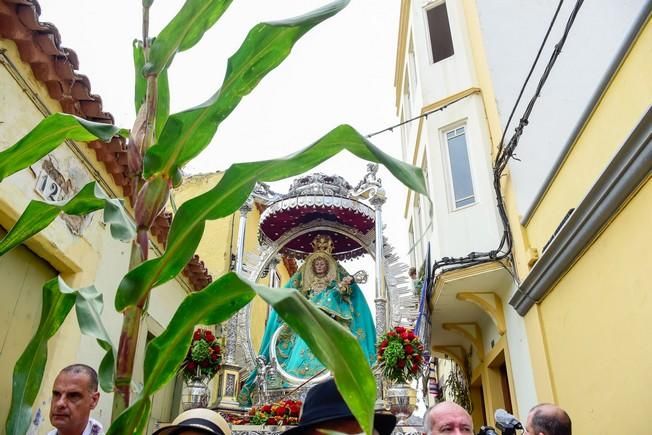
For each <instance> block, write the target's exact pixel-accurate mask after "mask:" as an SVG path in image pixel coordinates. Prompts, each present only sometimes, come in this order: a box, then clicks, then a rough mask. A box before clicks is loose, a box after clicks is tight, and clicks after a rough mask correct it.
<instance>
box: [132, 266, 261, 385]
mask: <svg viewBox="0 0 652 435" xmlns="http://www.w3.org/2000/svg"><path fill="white" fill-rule="evenodd" d="M253 297H254V292H253V291H252V290H251V286H250V284H249V283H248V282H246V281H243V280H241V279H240V278H239V277H238V276H237V275H236V274H235V273H228V274H226V275H223V276H221V277H220V278H219V279H218V280H217V281H214V282H212V283H211V284H209V285H208V286H207V287H206V288H204V289H203V290H202V291H200V292H196V293H192V294H190V295H188V296H187V297H186V298H185V299H184V300H183V302H182V303H181V305H180V306H179V308H178V309H177V311H176V312H175V313H174V316H173V317H172V320H170V323H169V324H168V326H167V328H166V329H165V331H163V333H162V334H161V335H159V336H158V337H156V338H155V339H153V340H152V341H151V342H150V343H149V344H148V345H147V351H146V353H145V384H144V386H143V394H153V393H154V392H155V391H156V390H158V389H159V388H161V387H162V386H163V385H165V384H166V383H167V382H168V381H170V379H172V378H173V377H174V375H175V374H176V372H177V370H178V369H179V366H180V365H181V363H182V362H183V359H184V358H185V356H186V353H188V348H189V347H190V342H191V340H192V333H193V330H194V329H195V326H196V325H199V324H202V325H215V324H218V323H222V322H224V321H225V320H227V319H229V318H230V317H231V316H232V315H233V314H235V313H236V312H237V311H238V310H239V309H240V308H242V307H244V306H245V305H247V304H248V303H249V301H251V300H252V299H253Z"/></svg>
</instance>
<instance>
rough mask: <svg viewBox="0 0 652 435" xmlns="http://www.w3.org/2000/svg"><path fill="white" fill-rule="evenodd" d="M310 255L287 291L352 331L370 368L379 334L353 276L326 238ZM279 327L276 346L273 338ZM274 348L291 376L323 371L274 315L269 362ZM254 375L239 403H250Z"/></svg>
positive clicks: (266, 339)
mask: <svg viewBox="0 0 652 435" xmlns="http://www.w3.org/2000/svg"><path fill="white" fill-rule="evenodd" d="M312 248H313V251H314V252H313V253H312V254H310V255H309V256H308V257H307V258H306V260H305V261H304V263H303V265H302V266H301V267H300V268H299V270H298V271H297V272H296V273H295V274H294V275H293V276H292V277H291V278H290V280H289V282H288V283H287V284H286V287H292V288H295V289H297V290H299V291H300V292H301V294H303V295H304V296H305V297H306V298H307V299H308V300H310V301H311V302H312V303H313V304H315V306H317V307H318V308H319V309H321V310H322V311H323V312H325V313H326V314H328V315H329V316H331V317H332V318H333V319H335V320H336V321H337V322H338V323H340V324H341V325H342V326H344V327H345V328H347V329H349V330H350V331H351V333H352V334H353V335H354V336H355V337H356V338H357V339H358V342H359V343H360V346H361V347H362V351H363V352H364V354H365V355H366V356H367V359H368V361H369V364H372V363H373V362H374V360H375V352H376V350H375V341H376V333H375V327H374V323H373V319H372V317H371V311H370V310H369V306H368V305H367V302H366V300H365V298H364V295H363V294H362V291H361V290H360V288H359V287H358V285H357V284H356V282H355V280H354V279H353V277H352V276H350V275H349V274H348V272H347V271H346V270H345V269H344V268H343V267H342V266H341V265H339V264H338V263H337V262H336V260H335V258H333V256H332V255H331V252H332V250H333V241H332V240H331V238H330V237H329V236H327V235H318V236H316V237H315V239H314V240H313V242H312ZM279 327H282V328H283V329H282V330H281V331H280V332H279V334H278V336H277V339H276V343H272V342H271V341H272V337H273V336H274V333H275V332H276V331H277V329H278V328H279ZM272 345H274V346H275V347H274V350H275V354H276V358H277V364H278V365H279V366H280V367H281V368H282V369H283V370H284V371H285V372H286V373H288V374H290V375H292V376H294V377H296V378H300V379H304V380H308V379H310V378H311V377H313V376H315V375H318V374H319V373H320V372H321V371H323V370H324V366H323V365H322V363H321V362H320V361H319V360H318V359H317V358H316V357H315V356H314V355H313V353H312V352H311V351H310V348H308V345H306V343H305V342H304V341H303V340H302V339H301V338H300V337H299V336H297V335H296V334H295V333H294V332H293V331H292V330H291V329H290V328H288V327H287V325H285V324H284V323H283V321H282V320H281V319H280V318H279V317H278V315H277V314H276V312H274V311H272V312H271V314H270V316H269V319H268V321H267V325H266V327H265V334H264V336H263V341H262V344H261V347H260V351H259V354H260V355H261V356H262V357H264V358H266V360H268V361H269V358H270V347H271V346H272ZM256 374H257V373H256V371H254V372H252V373H251V374H250V376H249V378H248V379H247V381H246V383H245V385H244V386H243V388H242V390H241V392H240V397H239V399H240V402H241V403H242V404H245V405H248V404H250V403H251V393H252V388H253V387H254V384H255V380H256Z"/></svg>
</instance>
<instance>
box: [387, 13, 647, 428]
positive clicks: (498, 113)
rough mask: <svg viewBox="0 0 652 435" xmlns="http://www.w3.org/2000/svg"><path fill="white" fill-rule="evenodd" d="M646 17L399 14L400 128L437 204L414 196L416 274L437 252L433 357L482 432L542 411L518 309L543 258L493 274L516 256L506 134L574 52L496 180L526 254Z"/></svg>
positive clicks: (410, 205) (410, 211)
mask: <svg viewBox="0 0 652 435" xmlns="http://www.w3.org/2000/svg"><path fill="white" fill-rule="evenodd" d="M649 13H650V4H649V2H646V1H644V0H627V1H623V2H609V1H606V0H604V1H597V2H585V4H582V2H581V1H579V2H566V3H564V2H558V1H554V0H547V1H543V2H522V1H518V0H506V1H489V0H403V1H402V2H401V16H400V26H399V35H398V47H397V61H396V71H395V88H396V107H397V112H398V114H399V116H400V119H401V121H408V120H411V119H413V121H411V122H406V123H405V124H403V125H402V127H401V128H402V136H401V139H402V156H403V159H404V160H405V161H407V162H410V163H412V164H414V165H418V166H420V167H422V168H423V169H424V172H425V174H426V177H427V182H428V189H429V193H430V198H431V200H432V205H431V204H430V203H429V202H428V201H427V199H426V198H419V197H415V196H414V194H413V193H408V196H407V200H406V205H405V217H406V219H407V220H408V223H409V240H410V245H411V246H414V249H413V250H412V251H411V253H410V261H411V263H412V266H415V267H416V268H417V269H419V268H420V267H422V265H423V263H424V259H425V258H426V255H427V252H426V250H427V249H428V247H429V248H430V255H431V257H432V259H433V264H435V270H436V271H435V278H434V284H433V288H432V291H431V294H430V307H431V313H430V314H431V336H430V339H431V348H432V351H433V354H434V355H435V356H439V357H444V358H447V359H453V360H455V361H456V362H457V363H458V364H460V365H461V366H463V367H464V368H465V370H466V371H467V375H468V378H469V381H470V387H471V388H470V394H471V398H472V400H473V403H474V410H473V412H472V414H473V417H474V422H475V423H476V426H477V425H478V424H480V423H488V424H493V423H494V420H493V412H494V411H495V410H496V409H498V408H504V409H507V410H508V411H510V412H512V413H514V414H515V415H517V416H518V415H520V416H521V418H525V416H526V415H527V412H528V410H529V409H530V408H531V407H532V406H533V405H535V404H536V403H537V402H538V401H540V400H539V399H540V398H541V397H545V395H542V394H540V392H539V394H538V392H537V386H536V385H535V376H534V374H533V373H534V370H533V366H535V367H536V365H537V363H538V361H537V356H536V355H535V354H534V353H533V352H532V351H531V347H530V346H529V345H528V338H527V337H528V334H527V333H526V325H525V319H524V317H522V316H521V315H520V314H519V313H517V312H516V310H515V309H514V308H513V307H512V306H511V305H509V302H510V300H512V299H513V298H514V295H515V294H516V293H517V291H518V290H519V287H520V285H521V283H520V282H519V278H518V277H519V276H520V277H523V276H525V275H527V273H528V272H529V270H530V269H531V268H532V267H533V265H534V264H535V263H536V261H537V259H538V258H539V254H540V252H538V251H537V250H536V249H532V252H528V250H527V249H526V254H525V255H520V256H518V258H511V257H506V258H504V259H502V260H501V261H496V260H495V257H496V256H497V257H498V258H500V257H501V251H504V249H505V248H506V246H505V245H503V244H501V240H502V236H503V232H504V230H505V227H504V225H503V223H502V220H501V217H500V214H499V211H498V207H497V200H496V191H495V188H494V181H495V180H494V169H493V167H494V160H495V157H496V153H497V149H498V147H499V143H500V142H501V136H502V135H503V131H505V130H506V133H507V134H506V138H507V139H509V138H510V137H511V135H512V132H513V131H514V128H515V127H516V126H517V125H518V122H519V118H520V117H521V116H522V114H523V113H524V111H525V109H526V107H527V104H528V103H529V101H530V99H531V98H532V96H533V95H534V94H535V93H536V87H537V85H538V83H539V82H540V79H541V77H542V75H543V74H544V69H545V67H546V64H547V63H548V60H549V58H550V57H551V54H552V53H553V50H554V49H555V46H556V44H558V45H559V46H560V48H561V47H562V45H563V48H562V49H561V52H560V54H559V57H558V58H557V61H556V63H555V64H554V67H553V68H552V69H551V70H550V74H549V76H548V78H547V82H546V83H545V86H544V87H543V89H542V91H541V92H540V97H539V98H538V99H537V101H536V106H535V108H534V110H533V111H532V113H531V115H530V117H529V119H528V120H527V122H525V123H524V125H523V128H524V130H523V131H524V133H523V135H522V137H521V139H520V143H519V146H518V149H517V150H516V152H515V155H514V157H516V158H517V159H518V160H511V162H510V165H509V166H508V168H507V169H506V170H505V171H503V172H502V173H501V174H500V177H499V179H500V183H501V185H502V186H501V187H502V195H503V198H505V202H506V204H507V212H506V214H509V216H510V221H511V226H512V228H511V235H512V237H513V239H514V241H515V242H514V243H515V245H516V244H518V245H519V246H525V247H527V246H531V245H530V244H529V242H528V240H527V237H528V236H527V232H526V231H525V230H524V229H523V228H524V225H527V221H528V219H529V218H530V216H531V215H532V213H533V210H535V209H536V207H537V204H538V202H539V201H540V199H541V197H542V195H543V194H544V192H545V190H546V189H547V187H548V186H549V184H550V180H551V178H552V177H553V176H554V174H555V172H556V171H557V169H558V167H559V166H560V162H561V161H562V160H563V159H564V158H565V156H566V154H567V152H568V148H569V147H570V146H571V144H572V142H573V140H574V139H575V137H576V136H577V134H578V131H580V129H581V128H582V126H583V125H584V123H585V122H586V119H587V117H588V116H589V114H590V113H591V110H592V109H593V107H594V106H595V105H596V102H597V101H598V99H599V97H600V95H601V94H602V92H603V90H604V88H605V86H606V84H607V83H608V82H609V80H610V79H611V77H612V76H613V75H614V72H615V71H616V68H617V67H618V65H620V63H621V61H622V59H623V56H624V55H625V53H626V52H627V49H628V48H629V47H630V45H631V44H632V41H633V39H634V38H635V36H636V35H637V32H639V30H640V28H641V26H642V25H643V23H644V22H645V20H646V19H649ZM646 17H647V18H646ZM573 18H574V19H573ZM569 22H570V24H568V23H569ZM551 23H552V24H551ZM549 26H550V31H549V36H548V38H547V41H546V42H545V44H543V45H542V41H543V40H544V36H545V35H546V32H547V31H548V27H549ZM567 28H568V29H570V31H568V32H566V33H567V34H566V36H565V38H564V35H565V31H566V29H567ZM562 40H563V41H562ZM560 41H562V42H560ZM541 46H542V49H541V55H540V60H539V62H538V63H537V65H536V66H535V67H534V68H533V71H532V75H531V79H530V81H529V82H528V83H527V85H526V86H525V87H524V90H523V98H522V100H521V101H520V103H519V104H515V102H516V100H517V97H518V95H519V92H520V91H521V87H522V86H523V84H524V82H525V80H526V77H527V76H528V72H529V70H530V68H531V66H532V63H533V60H534V59H535V57H536V55H537V52H538V51H539V48H540V47H541ZM512 111H514V113H515V115H514V119H513V120H512V121H511V122H510V123H509V125H508V118H509V117H510V114H511V112H512ZM426 115H427V116H426ZM415 118H416V119H415ZM560 213H561V212H560ZM512 216H518V218H512ZM562 216H563V213H562ZM515 221H519V222H515ZM519 224H520V225H519ZM555 225H556V224H555ZM551 237H554V235H553V236H551ZM492 251H493V252H492ZM539 251H540V250H539ZM487 253H491V255H483V254H487ZM474 258H475V259H481V260H482V261H474ZM455 259H460V260H462V261H455ZM530 326H531V325H530ZM535 347H536V346H535ZM440 383H442V380H441V379H440Z"/></svg>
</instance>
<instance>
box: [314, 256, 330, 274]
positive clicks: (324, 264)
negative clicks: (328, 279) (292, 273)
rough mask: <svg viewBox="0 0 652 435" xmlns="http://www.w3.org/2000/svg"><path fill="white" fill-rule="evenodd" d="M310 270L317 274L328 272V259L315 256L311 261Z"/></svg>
mask: <svg viewBox="0 0 652 435" xmlns="http://www.w3.org/2000/svg"><path fill="white" fill-rule="evenodd" d="M312 270H313V271H314V272H315V274H317V275H318V276H323V275H326V273H327V272H328V261H326V259H324V258H322V257H317V258H315V260H314V261H313V262H312Z"/></svg>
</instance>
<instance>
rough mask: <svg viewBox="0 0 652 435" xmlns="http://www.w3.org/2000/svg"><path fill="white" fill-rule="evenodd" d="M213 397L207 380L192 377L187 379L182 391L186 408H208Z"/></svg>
mask: <svg viewBox="0 0 652 435" xmlns="http://www.w3.org/2000/svg"><path fill="white" fill-rule="evenodd" d="M210 398H211V392H210V390H209V389H208V385H207V381H205V380H202V379H191V380H190V381H186V382H185V384H184V386H183V391H182V393H181V405H182V406H183V409H184V410H186V411H187V410H188V409H193V408H206V407H208V402H209V400H210Z"/></svg>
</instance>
